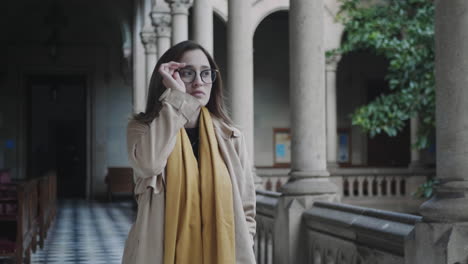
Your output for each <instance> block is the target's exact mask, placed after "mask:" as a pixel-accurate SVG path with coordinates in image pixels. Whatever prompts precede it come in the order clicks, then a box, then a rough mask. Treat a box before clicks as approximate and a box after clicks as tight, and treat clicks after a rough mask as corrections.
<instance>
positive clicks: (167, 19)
mask: <svg viewBox="0 0 468 264" xmlns="http://www.w3.org/2000/svg"><path fill="white" fill-rule="evenodd" d="M151 22H152V24H153V26H154V27H155V28H156V33H157V36H158V37H171V26H172V17H171V12H169V11H152V12H151Z"/></svg>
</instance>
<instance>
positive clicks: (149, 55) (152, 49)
mask: <svg viewBox="0 0 468 264" xmlns="http://www.w3.org/2000/svg"><path fill="white" fill-rule="evenodd" d="M141 41H142V42H143V45H144V46H145V61H146V66H145V67H146V90H147V89H148V87H149V83H150V80H151V75H152V74H153V70H154V67H155V66H156V62H157V54H156V51H157V49H156V32H155V31H154V28H153V27H152V26H149V27H145V28H143V31H142V32H141ZM146 94H147V93H146Z"/></svg>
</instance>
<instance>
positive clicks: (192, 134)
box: [185, 127, 200, 160]
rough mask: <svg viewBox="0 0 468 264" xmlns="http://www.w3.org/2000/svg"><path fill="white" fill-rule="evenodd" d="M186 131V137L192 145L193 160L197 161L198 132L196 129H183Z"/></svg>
mask: <svg viewBox="0 0 468 264" xmlns="http://www.w3.org/2000/svg"><path fill="white" fill-rule="evenodd" d="M185 131H187V135H188V137H189V139H190V143H191V144H192V149H193V154H195V158H196V159H197V160H198V146H199V142H200V136H199V134H200V131H199V128H198V127H194V128H185Z"/></svg>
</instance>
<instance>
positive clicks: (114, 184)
mask: <svg viewBox="0 0 468 264" xmlns="http://www.w3.org/2000/svg"><path fill="white" fill-rule="evenodd" d="M105 183H106V184H107V198H108V199H109V201H112V196H113V195H114V194H116V193H120V194H128V195H131V194H132V193H133V189H134V183H133V169H132V168H129V167H109V168H107V175H106V178H105Z"/></svg>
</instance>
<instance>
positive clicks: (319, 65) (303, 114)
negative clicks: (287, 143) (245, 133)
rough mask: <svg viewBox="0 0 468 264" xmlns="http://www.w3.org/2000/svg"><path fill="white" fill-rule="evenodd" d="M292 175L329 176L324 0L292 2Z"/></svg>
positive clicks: (290, 41)
mask: <svg viewBox="0 0 468 264" xmlns="http://www.w3.org/2000/svg"><path fill="white" fill-rule="evenodd" d="M290 5H291V6H290V14H289V21H290V23H289V34H290V39H289V43H290V49H289V50H290V99H291V104H290V105H291V128H292V129H291V130H292V142H291V143H292V144H291V148H292V150H291V160H292V162H291V170H292V171H291V173H292V176H293V177H294V176H298V177H303V176H328V172H327V157H326V128H325V123H326V122H325V99H326V98H325V74H324V72H325V53H324V47H323V42H324V40H323V31H324V23H323V1H321V0H314V1H310V0H296V1H291V2H290Z"/></svg>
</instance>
